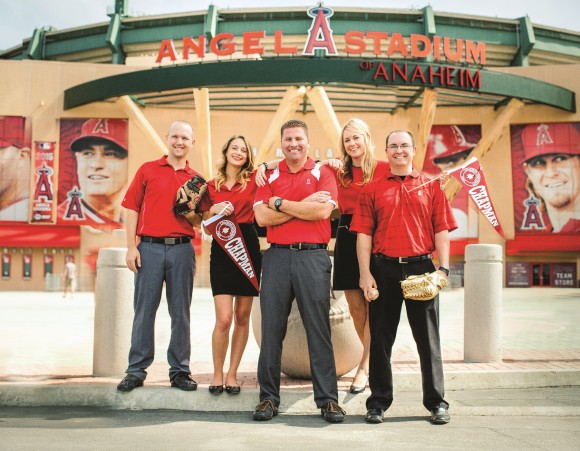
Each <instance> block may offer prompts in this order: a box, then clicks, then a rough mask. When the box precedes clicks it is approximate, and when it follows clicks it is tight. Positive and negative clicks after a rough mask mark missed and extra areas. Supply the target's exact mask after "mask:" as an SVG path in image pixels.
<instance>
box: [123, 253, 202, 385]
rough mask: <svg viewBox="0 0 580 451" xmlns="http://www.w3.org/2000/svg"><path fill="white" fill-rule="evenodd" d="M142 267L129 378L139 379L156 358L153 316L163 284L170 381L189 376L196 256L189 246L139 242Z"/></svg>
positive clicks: (145, 375) (136, 276)
mask: <svg viewBox="0 0 580 451" xmlns="http://www.w3.org/2000/svg"><path fill="white" fill-rule="evenodd" d="M138 249H139V253H140V254H141V267H140V268H139V270H138V272H137V274H136V275H135V297H134V301H133V304H134V305H133V306H134V310H135V317H134V319H133V332H132V335H131V350H130V351H129V367H128V368H127V371H126V372H127V373H128V374H134V375H135V376H137V377H138V378H139V379H142V380H144V379H145V378H146V377H147V372H146V371H145V370H146V369H147V368H148V367H149V366H150V365H151V363H153V357H154V355H155V333H154V327H155V315H156V314H157V309H158V308H159V303H160V302H161V292H162V289H163V283H164V282H165V284H166V288H165V292H166V295H167V306H168V308H169V316H170V317H171V339H170V341H169V348H168V349H167V361H168V362H169V366H170V368H169V379H170V380H171V379H173V378H174V377H175V376H176V375H177V373H179V372H185V373H188V374H189V373H190V370H189V358H190V354H191V336H190V307H191V297H192V292H193V277H194V274H195V253H194V250H193V246H192V245H191V243H184V244H176V245H166V244H157V243H145V242H141V243H139V245H138Z"/></svg>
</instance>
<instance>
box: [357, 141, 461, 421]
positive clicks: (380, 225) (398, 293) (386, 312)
mask: <svg viewBox="0 0 580 451" xmlns="http://www.w3.org/2000/svg"><path fill="white" fill-rule="evenodd" d="M386 152H387V159H388V161H389V163H390V166H391V169H390V172H387V174H386V175H384V176H383V177H380V178H378V179H376V180H375V181H373V182H371V183H369V184H367V185H365V186H364V188H363V189H362V191H361V194H360V196H359V204H358V206H357V208H356V210H355V214H354V217H353V220H352V223H351V226H350V230H351V231H352V232H357V257H358V261H359V266H360V287H361V289H362V290H363V292H364V294H365V298H366V299H367V300H368V301H369V302H370V305H369V323H370V331H371V348H370V366H369V385H370V389H371V396H370V397H369V398H368V399H367V402H366V406H367V414H366V417H365V420H366V421H367V422H369V423H381V422H382V421H383V417H384V412H385V411H386V410H387V409H388V408H389V407H390V406H391V404H392V402H393V373H392V369H391V353H392V348H393V344H394V342H395V337H396V335H397V327H398V325H399V318H400V316H401V308H402V305H403V302H405V307H406V310H407V317H408V320H409V324H410V326H411V329H412V331H413V338H414V339H415V343H416V344H417V350H418V352H419V358H420V361H421V374H422V380H423V405H424V406H425V407H426V408H427V409H428V410H429V411H430V412H431V418H430V420H431V423H433V424H445V423H448V422H449V420H450V417H449V413H448V408H449V403H448V402H447V401H445V399H444V395H445V390H444V381H443V365H442V359H441V345H440V340H439V296H438V295H437V296H435V298H433V299H431V300H429V301H414V300H406V299H404V298H403V293H402V290H401V286H400V281H401V280H404V279H405V277H407V276H409V275H416V274H424V273H427V272H428V273H430V272H433V271H435V266H434V265H433V261H432V255H431V254H432V252H433V251H437V257H438V259H439V265H440V266H439V271H440V272H441V273H442V274H445V276H447V275H448V274H449V270H448V269H447V268H448V267H449V248H450V244H449V232H450V231H452V230H455V229H456V228H457V224H456V222H455V219H454V218H453V213H452V212H451V207H450V205H449V202H448V201H447V198H446V197H445V194H444V193H443V190H442V189H441V187H440V184H439V183H437V182H433V183H427V182H429V179H428V178H427V177H425V176H424V175H422V174H421V173H419V171H417V170H416V169H414V168H413V157H414V156H415V152H416V147H415V142H414V139H413V135H412V134H411V133H410V132H408V131H402V130H396V131H394V132H391V133H390V134H389V136H388V137H387V149H386ZM374 289H378V291H379V297H378V298H377V299H376V300H374V301H372V302H371V300H372V299H374V296H373V295H372V291H373V290H374Z"/></svg>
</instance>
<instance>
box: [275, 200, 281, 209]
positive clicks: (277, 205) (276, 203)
mask: <svg viewBox="0 0 580 451" xmlns="http://www.w3.org/2000/svg"><path fill="white" fill-rule="evenodd" d="M280 205H282V199H276V200H275V201H274V207H275V208H276V210H279V209H280Z"/></svg>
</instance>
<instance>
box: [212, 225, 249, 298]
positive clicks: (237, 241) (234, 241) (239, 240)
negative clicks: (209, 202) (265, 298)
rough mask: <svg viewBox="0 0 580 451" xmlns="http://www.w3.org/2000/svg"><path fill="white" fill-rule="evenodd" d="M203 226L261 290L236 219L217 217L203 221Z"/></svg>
mask: <svg viewBox="0 0 580 451" xmlns="http://www.w3.org/2000/svg"><path fill="white" fill-rule="evenodd" d="M202 224H203V225H204V226H205V228H206V229H207V230H208V231H209V233H211V235H212V237H213V238H214V239H215V240H216V241H217V243H218V244H219V245H220V246H221V247H222V248H223V250H224V251H226V254H228V256H229V257H230V258H231V259H232V261H233V262H234V263H235V264H236V265H237V266H238V268H239V269H240V271H242V273H244V275H245V276H246V278H247V279H248V280H249V281H250V282H251V283H252V285H254V287H255V288H256V290H259V289H260V287H259V285H258V278H257V276H256V271H255V270H254V265H253V264H252V260H251V258H250V254H249V252H248V248H247V246H246V242H245V241H244V237H243V236H242V232H241V231H240V227H239V226H238V223H237V221H236V219H235V218H234V217H233V216H223V215H215V216H212V217H211V218H209V219H208V220H206V221H202Z"/></svg>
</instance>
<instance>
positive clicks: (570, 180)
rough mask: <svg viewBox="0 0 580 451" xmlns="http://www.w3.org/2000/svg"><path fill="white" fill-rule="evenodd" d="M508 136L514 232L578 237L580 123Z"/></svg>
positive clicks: (527, 127) (530, 127)
mask: <svg viewBox="0 0 580 451" xmlns="http://www.w3.org/2000/svg"><path fill="white" fill-rule="evenodd" d="M510 132H511V154H512V177H513V199H514V224H515V231H516V233H522V234H526V233H528V234H538V233H545V234H553V233H568V234H577V233H578V232H580V122H555V123H532V124H518V125H512V126H511V129H510Z"/></svg>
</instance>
